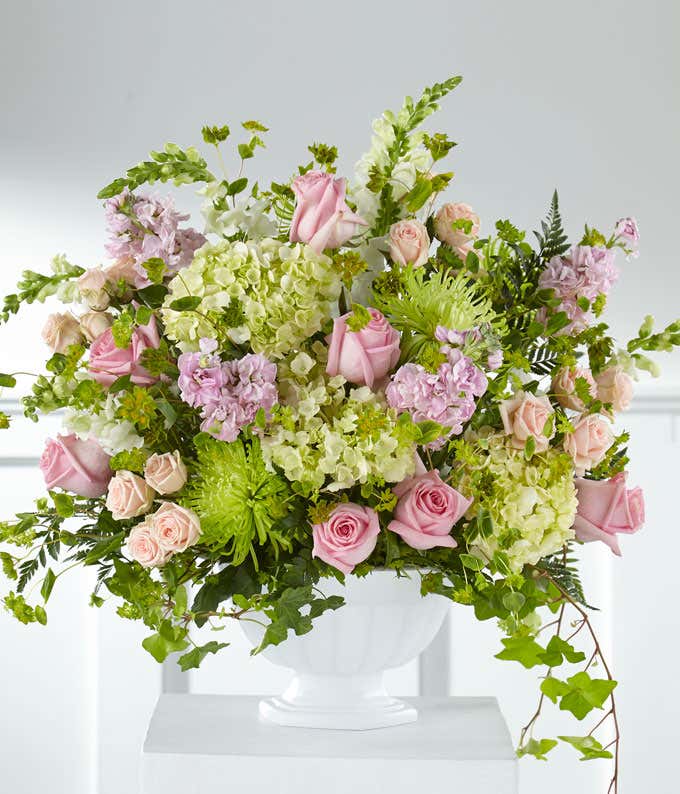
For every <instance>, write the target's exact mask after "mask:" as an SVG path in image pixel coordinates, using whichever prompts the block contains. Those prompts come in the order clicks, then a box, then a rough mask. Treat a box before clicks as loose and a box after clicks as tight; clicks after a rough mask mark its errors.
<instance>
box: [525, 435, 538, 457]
mask: <svg viewBox="0 0 680 794" xmlns="http://www.w3.org/2000/svg"><path fill="white" fill-rule="evenodd" d="M534 452H536V439H535V438H534V437H533V436H529V437H528V438H527V440H526V443H525V444H524V458H525V460H531V459H532V458H533V456H534Z"/></svg>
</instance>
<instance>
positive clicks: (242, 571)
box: [191, 564, 260, 628]
mask: <svg viewBox="0 0 680 794" xmlns="http://www.w3.org/2000/svg"><path fill="white" fill-rule="evenodd" d="M259 592H260V587H259V585H258V584H257V580H256V578H255V572H254V571H252V570H251V569H250V568H249V567H248V566H247V565H245V564H244V565H239V566H234V565H229V566H227V567H226V568H223V569H222V570H221V571H219V572H218V573H216V574H212V575H210V576H208V577H207V578H206V580H205V582H204V584H203V586H202V587H201V588H200V590H199V591H198V592H197V593H196V597H195V598H194V603H193V604H192V605H191V611H192V612H195V613H196V617H195V623H196V625H197V626H198V627H199V628H200V627H201V626H203V625H204V624H205V622H206V621H207V620H208V615H207V614H206V613H208V612H215V611H217V609H218V607H219V605H220V604H221V603H222V602H223V601H226V600H227V599H229V598H232V597H233V596H234V595H236V594H239V595H242V596H245V597H246V598H250V597H251V596H253V595H255V594H257V593H259Z"/></svg>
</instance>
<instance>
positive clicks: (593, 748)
mask: <svg viewBox="0 0 680 794" xmlns="http://www.w3.org/2000/svg"><path fill="white" fill-rule="evenodd" d="M557 738H558V739H561V740H562V741H563V742H566V743H567V744H570V745H571V746H572V747H573V748H575V749H576V750H578V751H579V753H581V758H580V759H579V761H592V760H593V759H594V758H613V756H612V754H611V753H610V752H609V750H605V749H604V748H603V747H602V745H601V744H600V742H598V741H597V739H595V738H594V737H593V736H558V737H557Z"/></svg>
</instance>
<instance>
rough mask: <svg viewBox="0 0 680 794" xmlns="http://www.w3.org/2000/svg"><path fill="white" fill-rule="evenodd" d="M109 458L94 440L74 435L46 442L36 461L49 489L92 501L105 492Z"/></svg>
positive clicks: (58, 437)
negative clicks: (70, 493) (66, 492)
mask: <svg viewBox="0 0 680 794" xmlns="http://www.w3.org/2000/svg"><path fill="white" fill-rule="evenodd" d="M109 460H110V456H109V455H107V454H106V452H104V450H103V449H102V448H101V447H100V446H99V444H98V443H97V442H96V441H94V440H87V441H83V440H82V439H80V438H78V437H77V436H76V435H73V434H72V435H69V436H57V437H56V439H52V438H48V439H47V442H46V444H45V450H44V452H43V454H42V457H41V458H40V471H41V472H42V473H43V477H44V478H45V485H46V486H47V487H48V488H49V489H52V488H57V487H58V488H63V489H64V490H65V491H71V492H72V493H75V494H78V496H86V497H88V498H94V497H95V496H101V495H102V494H103V493H104V492H105V491H106V486H107V485H108V484H109V480H110V479H111V476H112V472H111V468H110V466H109Z"/></svg>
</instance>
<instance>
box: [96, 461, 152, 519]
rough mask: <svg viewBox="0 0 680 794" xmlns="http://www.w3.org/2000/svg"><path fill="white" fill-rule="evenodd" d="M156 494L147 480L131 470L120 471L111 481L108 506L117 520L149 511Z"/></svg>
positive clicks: (107, 498)
mask: <svg viewBox="0 0 680 794" xmlns="http://www.w3.org/2000/svg"><path fill="white" fill-rule="evenodd" d="M154 496H155V494H154V491H153V488H150V487H149V486H148V485H147V484H146V482H145V481H144V480H143V479H142V478H141V477H138V476H137V475H136V474H133V473H132V472H131V471H119V472H117V473H116V476H115V477H114V478H113V479H112V480H111V482H110V483H109V493H108V496H107V497H106V507H107V508H108V509H109V510H110V511H111V515H112V516H113V517H114V519H115V520H116V521H121V520H122V519H125V518H134V517H135V516H141V515H142V514H143V513H147V512H148V511H149V509H150V508H151V505H152V504H153V498H154Z"/></svg>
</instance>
